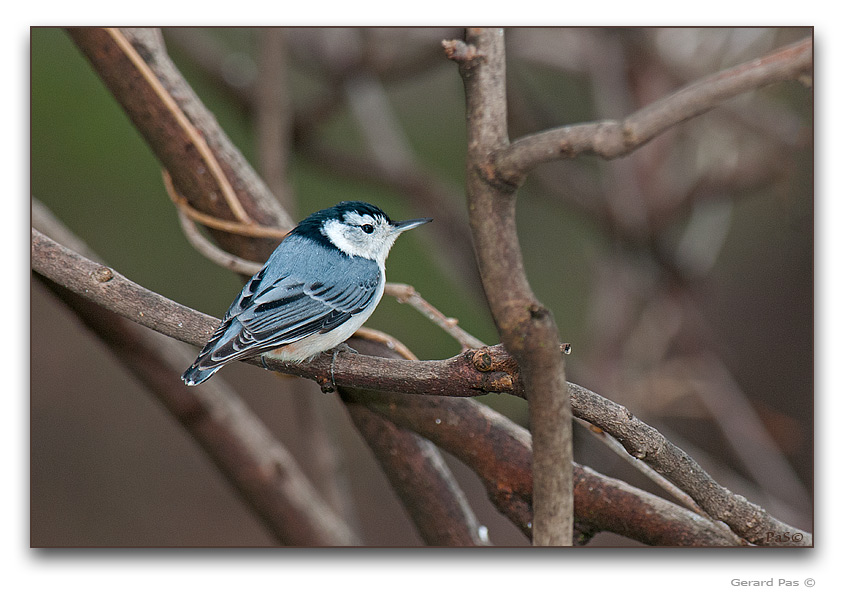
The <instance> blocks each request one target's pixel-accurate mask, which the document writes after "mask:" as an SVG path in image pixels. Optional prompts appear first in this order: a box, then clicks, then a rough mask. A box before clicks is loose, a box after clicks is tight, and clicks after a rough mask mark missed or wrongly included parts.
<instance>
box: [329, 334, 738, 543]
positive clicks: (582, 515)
mask: <svg viewBox="0 0 844 594" xmlns="http://www.w3.org/2000/svg"><path fill="white" fill-rule="evenodd" d="M352 345H353V346H354V347H355V348H358V346H360V345H359V344H358V343H357V342H354V341H353V342H352ZM380 354H382V355H384V356H390V353H389V351H388V350H387V349H386V348H382V349H381V353H380ZM393 356H394V355H393ZM349 398H351V399H352V402H349V401H348V399H349ZM344 399H347V403H348V404H352V403H354V404H358V405H360V406H365V407H367V408H369V409H371V410H373V411H376V412H377V413H378V414H379V415H383V416H384V417H386V418H387V419H389V420H390V422H391V423H395V424H396V425H398V426H399V427H404V428H406V429H409V430H410V431H413V432H414V433H418V434H419V435H421V436H423V437H425V438H427V439H430V440H431V441H433V442H434V443H435V444H436V445H437V446H439V447H440V448H442V449H444V450H446V451H448V452H450V453H451V454H453V455H454V456H455V457H457V458H458V459H460V460H461V461H462V462H464V463H465V464H466V465H467V466H469V467H470V468H472V470H474V471H475V472H476V473H477V474H478V476H479V478H480V479H481V481H482V482H483V484H484V486H485V487H486V489H487V493H488V495H489V498H490V501H492V503H493V504H494V505H495V506H496V507H497V508H498V509H499V510H500V511H501V513H503V514H504V515H505V516H507V517H508V518H509V519H510V520H511V521H512V522H513V523H514V524H515V525H516V526H518V527H519V528H520V529H521V530H522V532H523V533H524V534H525V535H526V536H527V537H528V538H530V536H531V533H532V529H531V522H532V515H533V514H532V510H531V502H532V497H533V479H532V474H531V469H530V467H531V457H532V453H531V443H530V441H531V440H530V434H529V433H528V432H527V431H526V430H525V429H523V428H522V427H519V426H518V425H515V424H514V423H513V422H512V421H510V420H508V419H507V418H505V417H504V416H502V415H501V414H499V413H497V412H495V411H494V410H492V409H490V408H489V407H487V406H484V405H482V404H479V403H477V402H475V401H474V400H471V399H467V398H449V397H445V396H429V397H427V398H418V397H414V396H411V395H407V394H397V393H394V392H367V393H365V394H362V393H359V392H347V393H346V394H345V395H344ZM573 472H574V482H575V490H574V503H575V515H576V518H577V527H578V533H579V535H580V537H579V541H580V542H584V541H586V540H588V538H589V536H590V535H592V534H594V533H595V532H599V531H609V532H614V533H616V534H621V535H623V536H627V537H629V538H634V539H636V540H638V541H640V542H644V543H647V544H654V545H665V546H730V545H737V544H740V543H741V541H740V539H739V538H738V537H736V536H734V535H732V534H731V533H730V532H729V531H728V530H726V528H722V527H719V526H718V525H715V524H713V523H712V522H710V521H708V520H706V519H704V518H701V517H700V516H698V515H696V514H694V513H693V512H690V511H688V510H686V509H683V508H680V507H678V506H676V505H674V504H672V503H669V502H667V501H665V500H663V499H660V498H659V497H656V496H655V495H650V494H648V493H644V492H642V491H640V490H638V489H636V488H634V487H631V486H629V485H627V484H625V483H623V482H621V481H617V480H614V479H611V478H608V477H605V476H603V475H600V474H598V473H596V472H594V471H593V470H591V469H589V468H586V467H582V466H580V465H578V464H574V465H573Z"/></svg>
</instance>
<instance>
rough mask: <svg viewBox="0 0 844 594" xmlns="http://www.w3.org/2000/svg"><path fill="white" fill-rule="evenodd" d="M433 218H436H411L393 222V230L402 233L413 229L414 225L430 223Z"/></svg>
mask: <svg viewBox="0 0 844 594" xmlns="http://www.w3.org/2000/svg"><path fill="white" fill-rule="evenodd" d="M433 220H434V219H410V220H407V221H399V222H398V223H393V230H394V232H395V233H401V232H402V231H407V230H408V229H413V228H414V227H418V226H419V225H424V224H425V223H430V222H431V221H433Z"/></svg>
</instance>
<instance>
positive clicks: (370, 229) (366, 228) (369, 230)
mask: <svg viewBox="0 0 844 594" xmlns="http://www.w3.org/2000/svg"><path fill="white" fill-rule="evenodd" d="M360 228H361V229H363V232H364V233H372V232H373V231H375V227H373V226H372V225H370V224H368V223H367V224H366V225H361V226H360Z"/></svg>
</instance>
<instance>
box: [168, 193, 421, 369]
mask: <svg viewBox="0 0 844 594" xmlns="http://www.w3.org/2000/svg"><path fill="white" fill-rule="evenodd" d="M431 220H432V219H413V220H409V221H400V222H393V221H391V220H390V218H389V217H388V216H387V215H386V214H385V213H384V211H382V210H381V209H380V208H378V207H377V206H373V205H371V204H367V203H365V202H341V203H340V204H338V205H336V206H332V207H331V208H326V209H324V210H320V211H318V212H315V213H313V214H312V215H310V216H309V217H308V218H306V219H305V220H303V221H302V222H301V223H299V224H298V225H297V226H296V228H295V229H293V230H292V231H291V232H290V233H289V234H287V236H285V238H284V239H283V240H282V242H281V243H280V244H279V245H278V247H277V248H276V249H275V251H274V252H273V253H272V255H271V256H270V258H269V260H267V263H266V264H264V267H263V268H261V270H260V271H259V272H258V273H257V274H256V275H255V276H253V277H252V279H251V280H250V281H249V282H248V283H246V286H245V287H243V290H242V291H241V292H240V295H239V296H238V298H237V299H235V301H234V303H232V305H231V307H229V309H228V311H227V312H226V315H225V316H224V317H223V321H222V322H221V323H220V326H219V327H218V328H217V330H216V331H215V332H214V334H213V335H212V336H211V339H210V340H209V341H208V344H206V345H205V347H204V348H203V349H202V350H201V351H200V353H199V356H198V357H197V358H196V361H194V363H193V365H191V366H190V367H189V368H188V369H187V371H185V372H184V373H183V374H182V380H184V382H185V383H186V384H187V385H189V386H195V385H197V384H201V383H202V382H204V381H205V380H207V379H208V378H209V377H211V376H212V375H213V374H214V373H216V372H217V371H218V370H219V369H220V368H221V367H222V366H223V365H225V364H226V363H229V362H231V361H237V360H239V359H244V358H247V357H251V356H253V355H259V354H262V353H265V352H267V351H272V350H275V351H276V352H275V353H274V356H275V357H276V358H278V359H281V360H284V361H294V362H301V361H304V360H306V359H309V358H311V357H313V356H315V355H317V354H319V353H321V352H323V351H327V350H331V349H333V348H335V347H337V346H338V345H340V344H341V343H343V342H344V341H345V340H346V339H348V338H349V337H350V336H351V335H352V334H354V333H355V331H356V330H357V329H358V328H360V327H361V325H362V324H363V323H364V322H365V321H366V320H367V319H368V318H369V316H370V315H372V312H373V311H374V310H375V307H376V306H377V305H378V302H379V301H381V296H382V295H383V294H384V283H385V274H384V262H385V261H386V259H387V254H388V253H389V252H390V248H391V247H392V246H393V242H394V241H395V240H396V238H397V237H398V236H399V235H400V234H401V233H402V232H403V231H407V230H408V229H413V228H414V227H418V226H419V225H422V224H424V223H428V222H430V221H431Z"/></svg>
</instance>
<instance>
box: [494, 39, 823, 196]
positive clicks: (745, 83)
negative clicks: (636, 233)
mask: <svg viewBox="0 0 844 594" xmlns="http://www.w3.org/2000/svg"><path fill="white" fill-rule="evenodd" d="M811 72H812V40H811V39H804V40H802V41H799V42H797V43H794V44H792V45H789V46H786V47H784V48H781V49H779V50H777V51H775V52H773V53H771V54H768V55H767V56H764V57H762V58H758V59H755V60H751V61H749V62H745V63H744V64H739V65H738V66H735V67H733V68H729V69H727V70H724V71H722V72H719V73H717V74H714V75H712V76H710V77H707V78H704V79H702V80H699V81H697V82H694V83H692V84H690V85H688V86H687V87H685V88H683V89H680V90H679V91H677V92H676V93H674V94H672V95H669V96H667V97H665V98H663V99H660V100H659V101H655V102H654V103H652V104H650V105H648V106H646V107H644V108H642V109H640V110H639V111H637V112H636V113H634V114H632V115H630V116H628V117H627V118H625V119H624V120H622V121H620V122H619V121H617V120H605V121H602V122H590V123H585V124H574V125H571V126H563V127H560V128H553V129H551V130H546V131H544V132H540V133H538V134H532V135H530V136H525V137H524V138H520V139H518V140H516V141H514V142H513V143H512V144H510V145H509V146H504V147H501V148H500V149H499V150H498V151H496V153H495V154H494V155H493V156H492V161H493V163H494V172H495V177H496V179H498V180H499V182H500V183H503V184H506V185H509V186H512V187H518V186H519V185H520V184H521V183H522V181H524V178H525V176H526V175H527V174H528V173H529V172H530V171H531V170H532V169H533V168H535V167H536V166H537V165H539V164H541V163H546V162H548V161H555V160H557V159H569V158H572V157H576V156H578V155H584V154H587V155H598V156H599V157H603V158H604V159H615V158H618V157H622V156H624V155H627V154H629V153H630V152H632V151H633V150H635V149H637V148H639V147H640V146H642V145H644V144H645V143H647V142H648V141H650V140H652V139H653V138H654V137H656V136H658V135H659V134H661V133H663V132H665V131H666V130H668V129H669V128H671V127H673V126H676V125H677V124H679V123H681V122H685V121H686V120H689V119H691V118H693V117H695V116H698V115H701V114H703V113H706V112H707V111H709V110H710V109H713V108H715V107H717V106H718V105H720V104H721V103H723V102H724V101H726V100H728V99H730V98H732V97H735V96H736V95H739V94H741V93H745V92H747V91H751V90H753V89H758V88H760V87H764V86H766V85H770V84H773V83H776V82H781V81H785V80H795V79H797V80H803V78H804V77H806V76H810V75H811Z"/></svg>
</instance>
